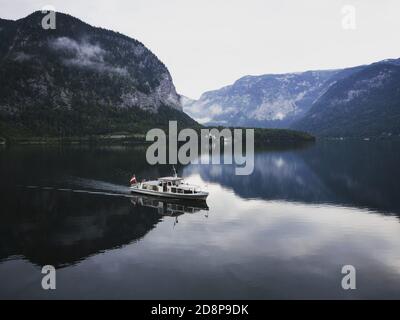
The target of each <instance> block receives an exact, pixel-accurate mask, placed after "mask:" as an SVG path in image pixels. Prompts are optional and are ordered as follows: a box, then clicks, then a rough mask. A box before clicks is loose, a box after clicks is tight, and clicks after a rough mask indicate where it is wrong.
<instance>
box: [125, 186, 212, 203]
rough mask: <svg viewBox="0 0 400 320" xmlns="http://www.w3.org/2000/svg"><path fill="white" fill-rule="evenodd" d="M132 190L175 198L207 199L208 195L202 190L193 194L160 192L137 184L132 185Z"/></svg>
mask: <svg viewBox="0 0 400 320" xmlns="http://www.w3.org/2000/svg"><path fill="white" fill-rule="evenodd" d="M130 190H131V192H134V193H140V194H146V195H150V196H156V197H164V198H174V199H192V200H195V199H199V200H205V199H206V198H207V197H208V192H205V191H200V192H196V193H192V194H184V193H172V192H159V191H152V190H145V189H140V188H138V187H136V186H132V187H130Z"/></svg>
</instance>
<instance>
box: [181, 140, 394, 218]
mask: <svg viewBox="0 0 400 320" xmlns="http://www.w3.org/2000/svg"><path fill="white" fill-rule="evenodd" d="M399 146H400V144H399V143H398V142H382V141H380V142H360V141H340V142H335V141H329V142H320V143H318V144H317V145H316V146H313V147H309V148H304V149H300V150H296V151H293V150H286V151H279V152H278V151H264V152H258V153H257V154H256V156H255V168H254V172H253V174H252V175H250V176H236V175H235V174H234V167H233V166H229V165H223V166H204V165H197V166H195V165H192V166H189V167H186V168H185V169H184V174H186V175H191V174H195V173H198V174H200V175H201V177H202V179H203V180H205V181H208V182H215V183H219V184H221V185H223V186H225V187H227V188H229V189H232V190H233V191H234V192H235V194H237V195H238V196H240V197H243V198H247V199H264V200H285V201H296V202H303V203H321V204H322V203H328V204H336V205H345V206H352V207H358V208H368V209H372V210H376V211H379V212H382V213H384V212H388V213H395V214H397V215H399V214H400V201H399V200H398V190H400V179H399V178H400V168H399V163H400V152H399V151H398V150H399Z"/></svg>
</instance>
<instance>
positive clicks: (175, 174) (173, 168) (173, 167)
mask: <svg viewBox="0 0 400 320" xmlns="http://www.w3.org/2000/svg"><path fill="white" fill-rule="evenodd" d="M172 170H174V177H175V178H176V177H177V176H178V174H177V173H176V170H175V166H174V165H172Z"/></svg>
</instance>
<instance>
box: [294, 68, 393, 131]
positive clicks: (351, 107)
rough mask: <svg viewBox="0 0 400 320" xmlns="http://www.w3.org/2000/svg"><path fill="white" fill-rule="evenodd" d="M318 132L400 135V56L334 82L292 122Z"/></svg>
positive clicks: (299, 126)
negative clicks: (304, 113)
mask: <svg viewBox="0 0 400 320" xmlns="http://www.w3.org/2000/svg"><path fill="white" fill-rule="evenodd" d="M292 128H294V129H301V130H307V131H309V132H311V133H313V134H316V135H318V136H336V137H339V136H341V137H377V136H393V135H397V136H398V135H400V60H384V61H381V62H378V63H374V64H371V65H369V66H365V67H363V68H361V69H359V70H358V71H357V72H355V73H353V74H351V75H350V76H348V77H346V78H344V79H342V80H340V81H337V82H336V83H334V84H333V85H332V86H331V87H330V88H329V90H328V91H327V92H326V93H325V94H324V95H323V96H321V97H320V98H319V99H318V101H316V102H315V103H314V104H313V105H312V107H311V108H310V110H309V111H308V112H307V114H306V115H305V116H304V117H303V118H302V119H300V120H299V121H297V122H296V123H294V124H293V125H292Z"/></svg>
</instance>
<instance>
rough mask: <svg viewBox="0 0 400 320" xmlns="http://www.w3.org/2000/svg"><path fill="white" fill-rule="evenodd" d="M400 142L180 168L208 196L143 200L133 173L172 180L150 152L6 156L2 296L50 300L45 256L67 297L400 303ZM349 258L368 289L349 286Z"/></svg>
mask: <svg viewBox="0 0 400 320" xmlns="http://www.w3.org/2000/svg"><path fill="white" fill-rule="evenodd" d="M398 150H399V148H398V144H396V143H385V142H377V143H373V142H351V141H349V142H346V141H344V142H326V143H325V142H320V143H317V144H316V145H315V146H311V147H308V148H301V149H296V150H292V149H291V150H268V151H259V152H257V154H256V156H255V171H254V173H253V174H252V175H251V176H235V175H234V174H233V173H234V171H233V170H234V168H232V167H230V166H196V165H189V166H186V167H180V168H179V171H180V172H179V173H180V175H182V176H184V177H185V178H187V180H188V181H190V182H191V183H194V184H198V185H204V184H207V185H208V186H207V189H208V191H209V192H210V196H209V197H208V198H207V203H199V202H196V203H187V202H179V201H178V202H175V201H170V200H169V199H168V200H165V199H156V198H148V197H143V196H132V195H130V194H129V192H128V191H129V189H128V188H127V182H128V179H129V178H130V176H131V174H132V172H135V173H136V175H137V176H138V177H139V178H142V177H143V178H155V177H159V176H164V175H168V174H170V167H169V166H150V165H148V164H147V163H146V161H145V150H140V149H135V148H117V149H108V148H100V149H98V148H87V149H85V148H81V147H76V148H75V147H72V148H22V149H20V148H16V149H5V150H1V151H0V171H1V177H2V179H1V180H0V188H1V203H2V210H1V214H0V283H1V284H2V286H1V288H0V298H2V297H5V298H10V297H23V298H32V297H35V298H48V297H49V293H46V292H44V291H43V290H41V287H40V279H41V278H40V277H41V274H40V267H41V266H43V265H45V264H53V265H55V266H56V267H58V268H59V270H58V272H59V273H58V278H57V286H58V287H57V290H56V292H53V293H51V296H50V297H57V298H110V297H111V298H140V299H143V298H162V299H167V298H171V299H174V298H177V299H182V298H185V299H187V298H200V299H201V298H205V299H212V298H224V299H234V298H239V299H246V298H256V299H262V298H346V299H347V298H399V297H400V224H399V216H400V201H399V200H398V196H397V193H398V190H399V189H400V179H399V178H400V172H399V169H398V163H400V161H399V160H400V156H399V151H398ZM389 213H390V214H389ZM206 217H208V218H206ZM178 219H179V221H178ZM345 264H352V265H354V266H355V267H356V268H357V290H355V291H351V292H350V291H343V290H342V289H341V286H340V282H341V279H342V276H343V275H342V274H341V267H342V266H343V265H345ZM32 279H33V280H32ZM99 287H101V288H102V289H103V290H99V289H98V288H99Z"/></svg>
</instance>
